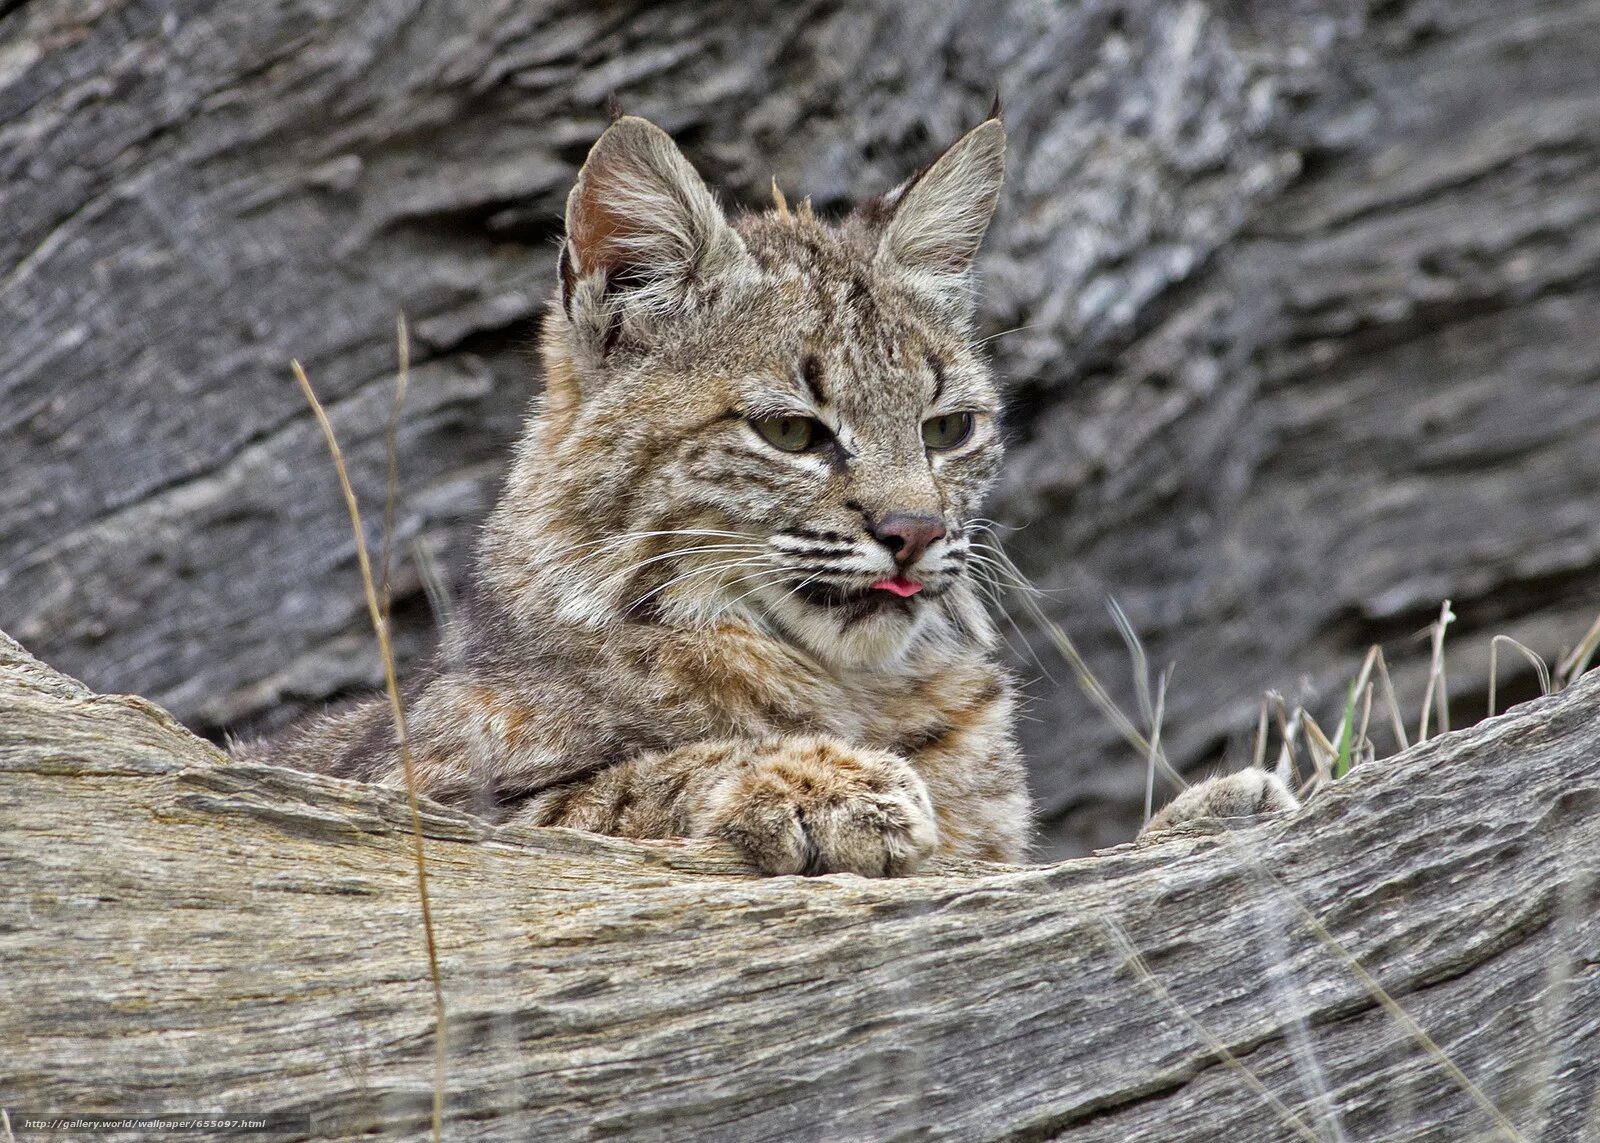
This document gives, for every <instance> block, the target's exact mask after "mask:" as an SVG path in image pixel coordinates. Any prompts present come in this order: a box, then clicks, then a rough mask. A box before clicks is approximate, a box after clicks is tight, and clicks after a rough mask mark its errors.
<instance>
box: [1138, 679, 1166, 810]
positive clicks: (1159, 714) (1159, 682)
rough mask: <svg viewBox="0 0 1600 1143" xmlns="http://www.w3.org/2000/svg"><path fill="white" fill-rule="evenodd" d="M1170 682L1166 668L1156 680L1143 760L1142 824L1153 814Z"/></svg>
mask: <svg viewBox="0 0 1600 1143" xmlns="http://www.w3.org/2000/svg"><path fill="white" fill-rule="evenodd" d="M1171 680H1172V668H1171V667H1168V668H1167V669H1166V670H1164V671H1162V672H1161V676H1160V678H1158V679H1156V706H1155V711H1154V716H1153V717H1152V718H1151V720H1150V756H1149V757H1148V758H1147V759H1146V760H1145V772H1144V824H1145V825H1149V824H1150V818H1151V816H1152V815H1153V814H1154V813H1155V796H1156V759H1157V758H1159V757H1160V756H1161V724H1162V722H1164V721H1165V720H1166V717H1167V684H1168V683H1169V682H1171Z"/></svg>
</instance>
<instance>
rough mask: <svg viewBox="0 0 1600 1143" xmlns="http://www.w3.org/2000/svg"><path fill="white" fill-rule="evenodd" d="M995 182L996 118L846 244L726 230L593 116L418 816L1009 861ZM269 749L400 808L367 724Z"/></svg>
mask: <svg viewBox="0 0 1600 1143" xmlns="http://www.w3.org/2000/svg"><path fill="white" fill-rule="evenodd" d="M1004 165H1005V131H1004V129H1003V127H1002V125H1001V122H1000V120H999V118H998V117H997V116H996V117H992V118H990V119H988V120H987V121H985V122H984V123H982V124H980V125H979V126H978V127H976V128H974V129H973V130H972V131H970V132H968V133H967V134H966V135H965V136H963V137H962V138H961V139H960V140H959V141H958V142H956V143H955V144H954V145H953V146H952V147H950V148H949V149H948V150H947V151H945V152H944V154H943V155H941V156H940V157H939V158H938V159H937V160H936V161H935V162H933V163H932V164H931V165H930V166H928V167H927V168H925V169H924V170H923V171H921V172H920V173H918V174H917V175H915V176H914V177H912V178H911V179H909V180H908V181H907V182H905V183H903V184H902V185H901V186H899V187H897V188H896V189H894V190H892V191H890V192H889V193H888V194H886V195H883V196H882V197H880V198H877V199H874V200H872V201H870V202H868V203H866V204H865V205H864V206H862V207H860V208H859V209H857V210H856V211H854V212H853V213H851V214H850V215H849V216H848V217H846V218H844V219H843V220H842V221H840V222H837V223H829V222H825V221H823V220H821V219H819V218H817V217H815V216H814V214H813V213H812V211H811V209H810V206H809V202H807V203H802V204H800V205H799V206H798V207H797V208H796V209H795V210H793V211H791V210H790V209H789V208H788V206H787V204H786V203H785V201H784V199H783V197H782V195H781V193H779V192H777V191H776V188H774V207H773V209H771V210H768V211H766V212H764V213H759V214H748V215H743V216H740V217H736V218H730V217H728V216H727V215H725V214H724V212H723V211H722V209H721V208H720V207H719V206H718V204H717V202H716V200H715V199H714V198H713V197H712V195H711V193H710V191H708V190H707V188H706V186H705V184H704V183H703V182H702V181H701V179H700V177H699V176H698V175H697V174H696V173H695V171H694V169H693V168H692V167H691V166H690V165H689V163H688V161H687V160H686V159H685V158H684V157H683V155H682V154H681V153H680V152H679V150H678V149H677V147H676V146H675V145H674V144H673V142H672V140H671V139H670V138H669V137H668V136H667V135H666V133H665V132H663V131H662V130H660V129H659V128H658V127H656V126H654V125H652V124H650V123H648V122H646V121H645V120H643V119H639V118H634V117H629V116H624V117H620V118H617V119H615V120H614V121H613V122H612V124H611V125H610V127H608V128H607V129H606V131H605V132H604V134H602V135H601V136H600V138H599V140H598V141H597V142H596V143H595V145H594V148H593V150H592V151H591V152H590V153H589V156H588V158H587V160H586V161H585V163H584V165H583V168H582V170H581V171H580V173H579V175H578V180H577V183H576V185H575V187H574V188H573V190H572V192H571V195H570V197H569V198H568V201H567V210H566V239H565V241H564V243H563V245H562V248H561V254H560V259H559V263H558V265H559V278H560V281H559V286H558V289H557V291H556V296H555V298H554V299H553V301H552V302H551V304H550V307H549V311H548V316H547V318H546V320H545V322H544V327H543V333H542V343H541V353H542V358H543V364H544V375H545V391H544V394H543V396H542V398H541V399H540V400H539V402H538V404H537V405H536V407H535V409H534V411H533V414H532V416H531V418H530V420H529V423H528V426H527V430H526V433H525V434H524V436H523V438H522V440H521V442H520V444H519V445H518V447H517V449H516V454H515V460H514V464H513V467H512V472H511V475H510V477H509V479H508V481H507V484H506V487H505V490H504V493H503V495H502V497H501V499H500V501H499V504H498V506H497V507H496V509H495V510H494V512H493V514H492V516H491V517H490V519H489V522H488V524H487V527H486V529H485V531H484V534H483V537H482V540H481V543H480V546H479V550H478V553H477V563H476V568H475V573H474V575H473V578H472V581H471V584H470V587H469V590H468V592H467V597H466V599H465V600H464V603H463V606H462V614H461V616H460V618H459V621H458V622H457V624H456V625H455V627H454V630H452V631H451V632H449V633H448V634H447V636H446V640H445V643H444V645H443V647H442V648H441V650H440V652H439V654H438V656H437V657H436V659H435V661H434V663H433V665H432V666H431V667H430V668H429V669H428V670H427V671H426V672H424V674H423V676H422V677H421V678H419V679H417V680H415V681H413V682H412V684H411V685H410V686H409V687H408V688H407V689H408V699H407V706H408V709H409V719H408V721H409V729H410V734H409V745H410V750H411V753H412V756H413V759H414V762H415V773H416V777H417V781H418V785H419V788H420V790H421V792H422V793H424V794H426V795H429V796H431V797H433V798H435V799H438V800H441V801H444V802H447V803H455V804H459V805H465V806H468V807H470V808H474V809H477V810H478V811H480V812H484V813H488V814H491V815H493V816H496V817H500V818H505V817H510V818H512V819H514V820H517V821H522V822H529V823H533V824H537V825H556V826H571V827H576V828H579V829H585V830H592V831H598V832H603V833H609V834H616V835H621V836H625V837H670V836H694V837H715V838H721V839H723V840H725V841H727V842H729V843H731V844H732V845H734V846H735V847H737V848H738V849H739V850H740V851H741V852H742V853H743V854H744V855H745V856H746V857H747V858H748V860H749V861H751V862H752V863H753V864H754V865H756V866H757V867H759V868H760V869H761V870H763V871H765V872H767V873H773V874H783V873H807V874H811V873H826V872H841V871H848V872H854V873H857V874H863V875H867V876H892V875H898V874H906V873H910V872H912V871H913V870H915V869H916V868H917V867H918V865H919V864H920V863H921V862H922V861H923V860H924V859H925V858H927V857H928V856H929V855H930V854H934V853H939V854H945V855H952V856H959V857H971V858H983V859H989V860H996V861H1017V860H1019V859H1020V858H1022V857H1023V855H1024V853H1025V851H1026V848H1027V844H1028V835H1029V829H1030V822H1029V801H1028V794H1027V791H1026V787H1025V785H1024V781H1023V767H1022V764H1021V761H1020V759H1019V757H1018V752H1017V747H1016V743H1015V741H1014V738H1013V734H1012V718H1013V708H1014V705H1015V698H1014V693H1013V684H1012V680H1011V678H1010V677H1009V676H1008V674H1007V672H1006V671H1005V670H1004V669H1003V668H1002V667H1001V666H999V665H998V664H997V663H996V662H995V661H994V658H993V655H992V651H993V647H994V643H995V634H994V631H993V629H992V627H991V622H990V618H989V616H988V614H987V613H986V610H985V608H984V606H983V603H982V600H981V597H980V594H979V591H978V588H977V585H976V583H975V582H974V575H973V565H974V563H975V562H976V561H980V560H981V559H983V558H984V557H983V555H982V553H981V551H977V550H975V547H974V530H975V529H974V516H975V513H976V512H977V509H978V506H979V503H980V501H981V499H982V497H983V494H984V492H985V490H986V489H987V488H988V487H989V485H990V483H991V482H992V480H993V478H994V476H995V472H996V469H997V467H998V465H999V463H1000V455H1001V440H1000V433H999V430H998V427H997V423H996V419H997V416H998V413H999V406H1000V398H999V395H998V392H997V389H996V385H995V383H994V381H993V379H992V377H991V376H990V373H989V370H988V369H987V367H986V366H985V364H984V361H983V360H982V358H981V357H980V355H979V352H978V348H977V346H975V344H974V340H973V309H974V307H973V298H972V285H971V279H970V273H969V271H970V267H971V263H972V260H973V257H974V255H975V254H976V253H977V250H978V246H979V243H980V242H981V240H982V238H983V235H984V231H985V230H986V228H987V226H988V223H989V219H990V216H991V215H992V213H993V212H994V208H995V203H996V200H997V198H998V195H999V191H1000V185H1001V179H1002V176H1003V172H1004ZM263 751H264V752H265V753H266V756H267V757H268V758H270V760H272V761H278V762H283V763H287V764H290V765H295V766H299V767H302V768H307V769H314V770H319V771H323V772H325V773H329V774H335V775H340V776H343V777H349V778H358V779H364V780H368V781H376V782H380V783H384V784H387V785H398V784H400V783H401V782H402V768H401V762H400V756H399V750H398V744H397V741H396V737H395V735H394V732H393V729H392V726H391V722H390V718H389V712H388V708H387V706H386V705H385V704H383V703H382V702H369V703H367V704H365V705H361V706H357V707H355V708H353V709H350V710H347V711H345V712H342V713H337V714H331V715H325V716H323V717H321V718H320V719H317V720H314V721H312V722H311V723H309V724H307V725H306V726H304V727H303V728H301V729H300V730H298V731H296V732H291V734H290V736H289V737H288V738H287V739H286V740H285V741H284V742H283V743H281V744H279V745H278V746H276V747H275V748H274V747H265V748H263V747H253V748H249V750H248V751H247V752H249V753H254V754H256V755H258V756H259V755H261V754H262V753H263ZM1225 781H1226V780H1225ZM1274 796H1275V795H1274ZM1249 808H1271V807H1269V806H1267V805H1266V801H1265V800H1263V799H1262V798H1257V799H1255V800H1254V801H1252V802H1251V803H1250V807H1249ZM1202 810H1203V807H1202ZM1185 816H1186V817H1192V816H1200V815H1199V814H1187V815H1185Z"/></svg>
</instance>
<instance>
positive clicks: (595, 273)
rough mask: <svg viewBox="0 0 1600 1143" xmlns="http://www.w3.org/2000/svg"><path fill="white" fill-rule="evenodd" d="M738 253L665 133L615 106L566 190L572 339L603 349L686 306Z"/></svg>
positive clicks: (565, 266)
mask: <svg viewBox="0 0 1600 1143" xmlns="http://www.w3.org/2000/svg"><path fill="white" fill-rule="evenodd" d="M747 258H748V255H747V253H746V252H745V247H744V242H743V240H742V239H741V238H740V237H739V235H738V234H737V233H736V232H735V231H734V229H733V227H732V226H731V225H729V223H728V220H727V217H726V216H725V215H724V214H723V213H722V208H721V207H719V206H718V205H717V201H716V199H715V198H713V197H712V194H711V191H710V190H708V189H707V188H706V184H705V182H704V181H702V180H701V178H700V176H699V175H698V174H697V173H696V172H695V169H694V168H693V167H692V166H690V165H689V160H687V159H686V158H684V157H683V152H681V151H679V150H678V147H677V145H676V144H675V143H673V141H672V138H671V137H670V136H669V135H668V134H667V133H666V132H665V131H663V130H661V128H659V127H657V126H656V125H655V124H653V123H650V122H648V121H647V120H644V119H640V118H638V117H637V116H632V115H624V116H621V117H619V118H618V119H616V120H615V121H614V122H613V123H612V124H611V126H610V127H608V128H606V130H605V133H604V134H602V135H601V136H600V138H599V139H598V140H597V141H596V142H595V145H594V147H593V148H592V149H591V150H590V151H589V157H588V158H587V159H585V160H584V163H583V169H582V170H580V171H579V172H578V181H577V184H576V185H575V186H574V187H573V188H572V193H571V194H570V195H568V196H567V237H566V241H565V242H564V243H563V244H562V248H561V306H562V309H563V310H564V311H565V313H566V315H567V318H568V319H569V320H570V321H571V322H572V325H573V329H574V332H575V333H576V335H577V336H578V338H579V339H580V341H582V342H583V343H585V344H586V346H587V348H589V349H591V350H592V351H594V352H596V353H598V354H599V355H601V356H603V355H604V354H605V353H606V352H608V351H609V350H610V348H611V346H612V345H613V344H614V343H615V342H616V340H617V338H618V337H620V336H622V335H623V334H624V333H625V332H626V330H627V328H628V327H629V325H630V324H639V323H648V322H649V321H650V320H652V319H660V318H663V317H669V316H671V315H672V314H674V313H677V312H680V311H682V310H685V309H687V308H690V307H692V306H693V305H694V304H695V303H696V301H697V300H698V298H699V297H700V296H701V294H702V287H703V286H705V285H706V284H707V283H708V282H711V281H712V280H714V279H716V278H718V277H720V276H722V275H725V274H729V273H733V272H736V270H737V269H738V267H739V266H740V265H741V264H742V263H743V262H744V261H745V260H746V259H747Z"/></svg>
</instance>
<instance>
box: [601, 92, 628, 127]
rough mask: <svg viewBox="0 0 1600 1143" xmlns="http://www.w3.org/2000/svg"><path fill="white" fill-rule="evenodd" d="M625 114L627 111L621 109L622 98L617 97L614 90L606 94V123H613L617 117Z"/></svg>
mask: <svg viewBox="0 0 1600 1143" xmlns="http://www.w3.org/2000/svg"><path fill="white" fill-rule="evenodd" d="M626 114H627V112H626V111H624V110H623V109H622V100H620V99H618V98H617V93H616V92H614V91H613V92H612V93H611V94H610V95H608V96H606V122H607V123H615V122H616V121H617V120H618V119H621V118H622V117H623V116H624V115H626Z"/></svg>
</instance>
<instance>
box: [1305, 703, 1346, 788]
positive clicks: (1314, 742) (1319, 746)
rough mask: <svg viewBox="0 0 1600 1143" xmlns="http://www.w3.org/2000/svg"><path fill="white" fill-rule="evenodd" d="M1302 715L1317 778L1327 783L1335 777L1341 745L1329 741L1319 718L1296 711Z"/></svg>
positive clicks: (1307, 743)
mask: <svg viewBox="0 0 1600 1143" xmlns="http://www.w3.org/2000/svg"><path fill="white" fill-rule="evenodd" d="M1296 713H1297V714H1298V715H1299V716H1300V724H1301V725H1302V726H1303V727H1305V732H1306V745H1307V746H1308V747H1309V748H1310V750H1311V764H1312V766H1314V767H1315V768H1316V771H1317V779H1318V781H1320V782H1323V783H1327V782H1331V781H1333V778H1334V772H1333V771H1334V762H1335V761H1336V760H1337V759H1338V757H1339V747H1338V746H1336V745H1334V744H1333V743H1332V742H1329V741H1328V736H1327V735H1326V734H1324V733H1323V730H1322V727H1320V726H1318V725H1317V720H1316V719H1314V718H1312V717H1311V716H1310V715H1309V714H1307V713H1306V712H1305V711H1303V710H1302V711H1297V712H1296Z"/></svg>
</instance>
